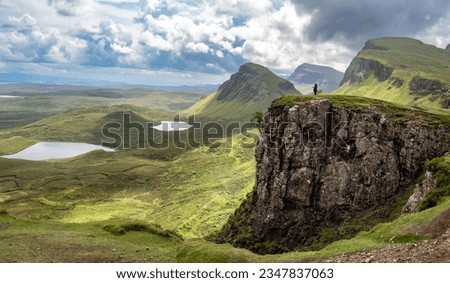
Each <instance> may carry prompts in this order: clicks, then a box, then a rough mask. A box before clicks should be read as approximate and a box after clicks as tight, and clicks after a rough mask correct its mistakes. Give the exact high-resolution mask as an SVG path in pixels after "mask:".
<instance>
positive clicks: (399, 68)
mask: <svg viewBox="0 0 450 283" xmlns="http://www.w3.org/2000/svg"><path fill="white" fill-rule="evenodd" d="M370 44H371V45H372V46H371V48H365V49H363V50H361V51H360V52H359V53H358V55H357V57H358V58H362V59H369V60H375V61H378V62H380V63H382V64H383V65H385V66H387V67H390V68H393V73H392V75H391V78H393V77H395V78H399V79H402V80H403V84H402V85H401V86H395V85H393V84H392V81H391V80H386V81H384V82H380V81H379V80H378V79H377V78H375V76H374V75H371V76H369V78H367V79H365V80H364V81H363V82H361V83H359V84H351V83H348V82H347V83H346V84H344V85H343V86H341V87H340V88H339V89H337V90H336V91H335V92H333V93H334V94H351V95H358V96H363V97H369V98H376V99H381V100H385V101H390V102H395V103H399V104H403V105H412V106H416V107H421V108H426V109H441V108H442V107H441V105H440V102H441V99H439V97H438V96H437V95H436V94H434V93H424V94H420V95H415V94H411V93H410V92H411V91H410V89H409V85H410V82H411V80H412V79H413V78H414V77H421V78H425V79H428V80H433V81H434V80H437V81H440V82H441V83H443V84H444V85H445V86H446V87H447V88H450V82H449V78H450V56H449V52H448V50H444V49H440V48H437V47H435V46H433V45H427V44H424V43H422V42H420V41H418V40H415V39H409V38H395V37H385V38H379V39H374V40H370ZM350 67H351V66H350ZM447 95H448V93H447Z"/></svg>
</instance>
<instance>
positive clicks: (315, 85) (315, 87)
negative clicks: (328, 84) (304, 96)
mask: <svg viewBox="0 0 450 283" xmlns="http://www.w3.org/2000/svg"><path fill="white" fill-rule="evenodd" d="M313 91H314V95H317V83H315V84H314V87H313Z"/></svg>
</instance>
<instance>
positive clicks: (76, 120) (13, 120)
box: [0, 38, 450, 262]
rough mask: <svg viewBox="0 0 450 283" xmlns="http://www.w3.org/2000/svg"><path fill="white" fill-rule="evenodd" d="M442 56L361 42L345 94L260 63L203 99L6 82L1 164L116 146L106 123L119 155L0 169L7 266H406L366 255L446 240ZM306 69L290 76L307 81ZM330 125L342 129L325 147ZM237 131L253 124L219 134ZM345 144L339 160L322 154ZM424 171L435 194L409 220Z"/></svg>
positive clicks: (408, 43) (191, 94) (189, 94)
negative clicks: (171, 124)
mask: <svg viewBox="0 0 450 283" xmlns="http://www.w3.org/2000/svg"><path fill="white" fill-rule="evenodd" d="M400 50H401V51H400ZM447 51H448V50H443V49H442V50H441V49H438V48H435V47H432V46H426V45H424V44H422V43H420V42H417V41H415V40H412V39H400V38H382V39H376V40H371V41H368V42H367V43H366V47H365V48H364V49H363V50H362V51H361V52H360V53H359V54H358V55H357V56H356V57H355V59H354V60H353V61H352V63H351V64H350V66H349V68H348V70H347V71H346V73H345V75H344V78H343V80H342V82H341V85H340V87H339V88H338V89H337V90H335V91H333V92H332V93H331V94H328V93H322V94H320V95H317V96H312V95H302V94H301V92H299V91H298V90H297V89H296V88H295V87H294V84H293V83H291V82H289V81H287V80H284V79H282V78H280V77H278V76H277V75H276V74H275V73H273V72H272V71H270V70H269V69H267V68H265V67H263V66H260V65H257V64H253V63H246V64H244V65H242V66H241V67H240V68H239V70H237V71H236V73H234V74H233V75H232V76H231V77H230V79H229V80H228V81H226V82H224V83H223V84H222V85H221V86H220V87H218V88H217V89H216V90H215V91H214V92H212V93H211V94H209V95H205V93H204V92H205V90H203V91H202V90H198V89H195V90H194V91H186V92H182V90H180V91H179V90H178V89H175V90H167V89H165V90H158V89H151V88H128V89H125V88H117V89H116V88H83V87H73V86H72V87H68V88H67V89H64V88H61V87H57V88H56V89H52V88H50V89H48V86H45V87H44V86H35V85H30V86H27V85H19V86H17V88H14V86H11V85H8V86H7V89H8V91H2V92H1V93H2V95H3V96H7V98H0V155H12V154H15V153H17V152H20V151H21V150H24V149H26V148H28V147H30V146H33V145H36V144H39V143H41V142H69V143H74V142H75V143H89V144H93V145H101V144H102V143H109V142H110V141H109V140H107V137H105V131H104V125H107V124H111V123H113V124H114V123H115V124H118V125H120V127H117V128H115V129H114V130H115V132H114V133H115V134H117V135H119V136H121V141H122V142H120V143H118V144H114V143H109V145H110V147H112V148H114V149H115V150H114V151H112V150H111V151H102V150H96V151H90V152H87V153H84V154H81V155H77V156H73V157H70V158H65V159H51V160H48V161H27V160H19V159H7V158H0V262H305V261H306V262H324V261H358V262H359V261H366V260H367V259H368V258H369V259H370V261H394V260H397V261H398V259H399V257H395V255H394V256H392V257H389V258H387V259H386V258H381V257H376V256H374V253H376V252H371V251H370V250H371V249H375V251H377V250H383V251H391V250H392V249H396V248H398V249H400V250H401V249H404V248H405V247H410V246H411V245H419V246H421V245H423V246H427V245H429V243H430V241H434V240H438V239H442V240H443V241H447V240H448V237H446V236H445V235H446V234H445V233H447V230H448V227H450V226H449V225H450V222H449V220H448V217H444V216H445V215H448V213H449V211H450V198H449V197H450V188H449V184H450V180H449V177H448V176H450V165H449V164H450V157H449V154H448V153H449V150H450V144H449V141H450V138H449V134H450V131H449V129H450V112H449V111H450V110H449V109H448V107H445V106H446V103H445V101H446V99H448V98H449V86H450V82H449V81H448V78H449V76H447V71H446V69H447V68H448V67H446V66H447V65H448V64H447V63H446V62H447V61H446V60H448V59H447V57H445V56H448V54H447V53H445V52H447ZM430 53H434V54H437V55H436V56H440V57H439V58H438V59H435V61H430V58H429V57H430V56H431V55H430ZM399 54H401V55H399ZM417 54H421V55H422V56H417ZM431 57H433V56H431ZM449 58H450V57H449ZM307 66H309V69H307V73H308V74H305V75H304V76H303V75H302V74H298V73H297V77H299V78H304V77H306V78H308V76H310V75H311V68H312V67H311V65H307ZM301 70H302V68H299V69H298V71H301ZM327 70H328V69H327ZM438 72H439V75H435V74H436V73H438ZM315 75H317V74H315ZM335 75H336V76H337V75H338V74H335ZM333 83H335V82H333ZM27 88H30V89H27ZM21 89H22V91H21ZM43 89H44V90H43ZM37 90H39V91H37ZM207 90H208V91H209V87H208V88H207ZM11 96H12V97H11ZM258 112H260V113H261V115H262V117H260V118H261V121H257V120H254V118H255V116H256V115H255V113H258ZM264 113H266V114H264ZM326 113H332V114H333V115H332V117H331V116H330V117H331V118H327V117H329V116H327V115H326ZM178 114H179V116H178ZM124 117H128V118H129V119H131V120H130V121H129V122H130V123H139V124H141V125H154V126H156V125H160V124H161V123H162V121H176V119H178V118H180V121H181V122H187V123H189V119H192V117H194V118H195V121H198V122H199V123H200V124H201V125H202V126H205V125H213V127H210V128H207V127H206V128H207V129H210V130H211V129H213V130H216V132H215V133H210V132H208V131H206V130H205V128H203V127H202V128H201V130H200V131H197V132H195V131H194V128H192V129H191V128H189V129H186V131H181V132H177V131H172V132H162V131H160V130H161V128H159V130H158V128H151V129H150V128H147V127H144V129H145V131H139V129H140V127H134V128H133V127H132V126H130V125H129V126H128V127H127V126H125V124H126V122H125V121H124V119H125V118H124ZM324 119H325V120H324ZM327 119H329V120H330V119H331V122H333V123H335V124H332V125H338V126H341V125H344V124H345V127H342V129H341V128H336V129H338V131H337V132H336V133H335V132H333V136H329V132H328V130H329V127H330V125H328V124H326V122H327V121H328V122H330V121H329V120H327ZM251 120H253V121H254V122H255V123H250V121H251ZM324 121H325V122H324ZM232 123H236V124H237V125H238V126H243V125H245V127H233V128H232V129H236V130H235V131H233V130H231V131H227V130H225V128H226V126H228V125H230V124H232ZM259 123H260V124H261V125H259ZM346 123H347V124H346ZM314 125H315V126H314ZM317 125H319V126H320V127H317ZM259 126H261V127H259ZM322 126H323V127H322ZM217 129H218V130H217ZM305 129H306V130H307V131H306V132H305ZM331 129H334V130H336V129H335V128H334V127H332V128H331ZM327 133H328V135H327ZM341 135H342V136H341ZM150 139H156V141H155V140H152V141H153V142H162V141H167V144H168V146H164V147H163V148H157V147H152V146H151V145H152V143H148V141H150ZM183 139H184V140H189V141H190V140H191V139H196V140H199V141H201V142H200V143H198V144H196V145H195V146H194V145H192V146H191V144H189V145H188V146H183V147H182V146H180V144H182V143H180V140H181V141H183ZM341 140H342V141H344V142H345V143H346V147H338V146H336V144H334V146H331V147H323V146H322V147H320V146H316V145H317V144H320V142H324V143H325V144H327V145H328V143H329V142H331V141H334V142H336V141H337V142H339V141H341ZM141 144H145V145H146V146H141ZM427 172H428V173H429V174H431V175H432V176H433V178H434V180H435V181H434V182H433V185H432V187H430V188H428V190H427V191H426V193H425V194H424V195H423V196H421V198H420V199H419V200H417V202H418V204H419V206H418V209H417V210H416V211H414V212H412V213H404V212H402V210H403V207H404V206H405V204H406V203H407V201H408V199H409V198H410V197H411V196H412V195H413V193H415V192H416V191H417V190H418V189H417V188H418V187H421V184H422V183H423V182H424V179H425V175H426V173H427ZM312 215H313V216H314V217H312ZM311 219H315V220H314V221H312V220H311ZM413 247H414V246H413ZM411 249H412V248H411ZM417 254H420V253H417ZM436 258H439V257H426V256H424V255H423V253H422V255H418V256H417V257H416V258H409V259H404V258H403V260H400V261H408V262H422V261H433V260H436Z"/></svg>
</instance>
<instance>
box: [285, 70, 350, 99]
mask: <svg viewBox="0 0 450 283" xmlns="http://www.w3.org/2000/svg"><path fill="white" fill-rule="evenodd" d="M343 77H344V73H342V72H339V71H338V70H336V69H333V68H332V67H328V66H321V65H313V64H309V63H304V64H301V65H300V66H298V67H297V68H296V69H295V71H294V72H293V73H292V74H291V75H290V76H289V77H288V80H289V81H291V82H293V83H294V84H295V85H296V87H297V89H300V91H301V92H303V93H311V92H312V85H314V83H317V84H318V85H319V89H322V90H324V91H326V92H332V91H334V90H336V89H337V88H338V87H339V84H340V82H341V80H342V78H343Z"/></svg>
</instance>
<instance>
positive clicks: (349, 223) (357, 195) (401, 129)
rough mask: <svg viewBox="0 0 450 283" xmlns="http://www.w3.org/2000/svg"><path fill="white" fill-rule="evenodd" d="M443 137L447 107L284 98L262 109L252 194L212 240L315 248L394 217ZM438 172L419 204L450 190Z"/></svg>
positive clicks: (274, 248)
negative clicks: (433, 110)
mask: <svg viewBox="0 0 450 283" xmlns="http://www.w3.org/2000/svg"><path fill="white" fill-rule="evenodd" d="M311 133H313V134H311ZM449 138H450V119H449V116H445V115H433V114H430V113H428V112H425V111H420V110H412V109H410V108H409V107H399V106H398V105H396V104H393V103H388V102H384V101H380V100H374V99H368V98H363V97H353V96H341V95H325V96H296V97H283V98H281V99H279V100H277V101H274V103H273V105H272V107H270V109H269V111H268V115H266V120H265V123H264V128H263V131H262V137H261V139H260V140H259V143H258V144H257V147H256V153H255V157H256V184H255V187H254V190H253V193H252V194H250V195H249V197H248V199H247V200H246V201H245V202H244V203H243V204H242V205H241V207H240V208H239V209H238V210H237V211H236V213H235V215H234V217H232V218H230V221H229V222H228V224H227V225H226V226H225V228H224V229H223V231H222V232H221V233H220V235H219V237H218V239H217V240H218V242H220V243H224V242H228V243H231V244H233V245H234V246H237V247H244V248H248V249H251V250H253V251H255V252H257V253H277V252H283V251H291V250H311V249H312V250H315V249H320V248H321V247H323V246H324V245H326V244H328V243H330V242H332V241H335V240H338V239H341V238H349V237H352V236H354V235H356V234H357V233H358V232H359V231H361V230H369V229H370V228H371V227H373V226H374V225H376V224H378V223H380V222H386V221H389V220H392V219H394V218H396V217H398V216H399V215H400V214H401V209H402V207H403V206H404V205H405V203H406V199H407V198H408V197H409V196H410V195H412V191H411V190H409V188H411V187H412V186H413V185H414V184H415V182H416V180H418V178H419V177H421V174H423V172H424V171H423V170H424V163H425V162H426V161H427V160H430V159H433V158H437V157H441V156H444V154H445V153H446V152H447V151H448V149H449V146H448V140H449ZM444 162H447V161H444V160H440V161H439V162H438V161H434V162H433V163H429V162H428V165H427V166H428V167H427V168H428V169H429V170H430V171H433V172H437V171H438V170H437V168H438V167H439V166H441V165H438V164H441V163H444ZM435 163H436V164H435ZM440 174H441V173H439V174H435V173H433V175H435V177H437V178H439V180H438V181H436V183H435V184H436V188H432V189H431V191H430V192H431V194H430V193H429V194H427V195H426V196H425V198H422V199H421V200H420V201H419V202H420V206H421V208H422V209H427V208H430V207H433V206H436V205H437V204H439V203H441V200H443V198H444V196H447V195H448V191H446V192H444V191H441V190H442V189H441V188H439V186H442V187H445V186H446V184H448V181H447V178H448V177H444V175H440ZM422 180H423V179H422ZM418 182H420V179H419V181H418ZM441 182H442V183H441ZM433 194H434V195H433ZM422 200H423V201H422ZM410 231H411V230H410ZM410 231H409V232H408V231H406V229H405V231H404V232H403V233H405V234H406V235H399V240H400V239H401V238H402V237H407V233H409V234H411V232H410ZM383 233H387V231H386V230H384V232H383ZM384 237H386V236H384ZM416 237H419V236H418V235H416ZM393 238H394V237H393V236H387V239H386V241H387V242H392V241H393ZM366 248H367V246H366Z"/></svg>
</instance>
